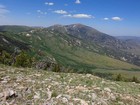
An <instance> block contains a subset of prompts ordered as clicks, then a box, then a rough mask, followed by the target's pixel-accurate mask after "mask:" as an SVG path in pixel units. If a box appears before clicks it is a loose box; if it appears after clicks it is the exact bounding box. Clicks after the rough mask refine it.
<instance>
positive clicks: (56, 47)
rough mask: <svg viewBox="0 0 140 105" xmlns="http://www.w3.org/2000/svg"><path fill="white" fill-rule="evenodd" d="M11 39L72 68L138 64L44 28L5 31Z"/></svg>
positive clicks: (129, 66) (127, 66) (114, 67)
mask: <svg viewBox="0 0 140 105" xmlns="http://www.w3.org/2000/svg"><path fill="white" fill-rule="evenodd" d="M5 36H7V37H10V38H12V39H13V40H19V41H22V42H26V43H28V44H29V46H30V51H31V52H30V54H31V55H33V56H37V54H38V53H39V52H41V53H42V58H43V57H44V56H52V57H54V58H55V59H56V60H57V62H59V63H60V64H62V65H64V66H66V67H72V68H74V69H76V70H77V69H81V70H89V71H90V70H93V69H95V68H102V69H132V68H135V69H139V67H138V66H135V65H132V64H129V63H126V62H123V61H120V60H116V59H113V58H110V57H108V56H106V55H103V54H100V53H98V52H97V50H99V49H101V47H100V46H98V45H96V44H92V45H91V43H88V42H85V41H83V39H79V38H77V37H74V36H71V35H69V34H65V33H59V32H57V31H55V30H54V31H52V30H50V29H46V28H43V29H42V28H39V29H34V30H30V31H29V32H21V33H17V34H10V33H9V32H8V33H5Z"/></svg>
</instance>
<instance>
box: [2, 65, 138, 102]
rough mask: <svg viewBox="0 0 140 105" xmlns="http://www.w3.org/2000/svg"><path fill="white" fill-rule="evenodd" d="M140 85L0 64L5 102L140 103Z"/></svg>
mask: <svg viewBox="0 0 140 105" xmlns="http://www.w3.org/2000/svg"><path fill="white" fill-rule="evenodd" d="M139 100H140V84H136V83H129V82H128V83H125V82H115V81H109V80H105V79H102V78H99V77H96V76H93V75H90V74H86V75H85V74H74V73H54V72H48V71H43V70H34V69H28V68H12V67H6V66H3V65H0V104H1V105H5V104H8V105H15V104H17V105H23V104H25V105H27V104H28V105H31V104H40V105H67V104H70V105H93V104H95V105H97V104H101V105H139V104H140V101H139Z"/></svg>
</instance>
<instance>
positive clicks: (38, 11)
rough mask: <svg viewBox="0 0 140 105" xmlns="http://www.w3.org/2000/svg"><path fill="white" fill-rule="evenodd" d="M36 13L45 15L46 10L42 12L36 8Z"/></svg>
mask: <svg viewBox="0 0 140 105" xmlns="http://www.w3.org/2000/svg"><path fill="white" fill-rule="evenodd" d="M37 13H39V14H41V15H46V14H47V12H42V11H41V10H37Z"/></svg>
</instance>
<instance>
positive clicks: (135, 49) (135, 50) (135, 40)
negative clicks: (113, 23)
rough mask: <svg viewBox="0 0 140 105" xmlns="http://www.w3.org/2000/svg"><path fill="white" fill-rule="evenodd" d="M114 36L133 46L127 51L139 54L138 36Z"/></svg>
mask: <svg viewBox="0 0 140 105" xmlns="http://www.w3.org/2000/svg"><path fill="white" fill-rule="evenodd" d="M116 38H118V39H120V40H122V41H125V42H126V43H127V44H129V45H130V46H133V49H130V50H128V52H131V53H135V54H137V55H140V37H138V36H117V37H116Z"/></svg>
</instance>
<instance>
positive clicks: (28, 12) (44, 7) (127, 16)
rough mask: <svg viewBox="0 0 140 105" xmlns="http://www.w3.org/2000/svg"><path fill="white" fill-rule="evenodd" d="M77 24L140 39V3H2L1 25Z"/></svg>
mask: <svg viewBox="0 0 140 105" xmlns="http://www.w3.org/2000/svg"><path fill="white" fill-rule="evenodd" d="M74 23H82V24H85V25H88V26H92V27H94V28H96V29H98V30H100V31H102V32H105V33H107V34H110V35H119V36H120V35H123V36H124V35H127V36H129V35H132V36H140V0H0V25H28V26H45V27H47V26H50V25H54V24H74Z"/></svg>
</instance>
